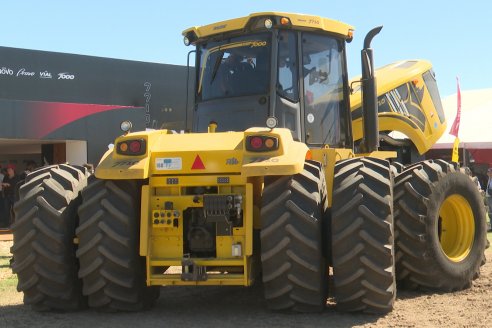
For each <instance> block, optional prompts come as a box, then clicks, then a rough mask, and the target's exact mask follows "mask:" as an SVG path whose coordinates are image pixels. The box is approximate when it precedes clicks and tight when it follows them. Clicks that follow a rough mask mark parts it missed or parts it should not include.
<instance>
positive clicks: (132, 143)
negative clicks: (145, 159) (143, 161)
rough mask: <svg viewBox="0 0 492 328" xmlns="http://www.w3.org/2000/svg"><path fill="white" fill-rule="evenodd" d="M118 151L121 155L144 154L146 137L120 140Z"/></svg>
mask: <svg viewBox="0 0 492 328" xmlns="http://www.w3.org/2000/svg"><path fill="white" fill-rule="evenodd" d="M116 152H117V153H118V154H121V155H131V156H136V155H143V154H145V152H146V143H145V139H136V140H135V139H133V140H125V141H121V142H118V144H117V146H116Z"/></svg>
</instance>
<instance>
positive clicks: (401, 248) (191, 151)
mask: <svg viewBox="0 0 492 328" xmlns="http://www.w3.org/2000/svg"><path fill="white" fill-rule="evenodd" d="M380 29H381V28H376V29H374V30H372V31H370V32H369V33H368V35H367V36H366V38H365V40H364V49H363V50H362V72H363V73H362V78H361V87H362V91H363V92H362V103H361V104H362V106H361V108H362V109H361V110H358V109H356V108H355V107H353V108H354V110H353V111H351V101H353V102H354V104H355V100H351V99H350V94H351V88H350V83H349V80H348V76H347V63H346V46H345V45H346V43H347V42H350V41H351V40H352V33H353V28H352V27H351V26H349V25H347V24H344V23H341V22H338V21H334V20H330V19H325V18H321V17H317V16H309V15H299V14H286V13H277V12H265V13H256V14H252V15H249V16H247V17H242V18H237V19H232V20H227V21H223V22H219V23H215V24H211V25H206V26H202V27H193V28H190V29H187V30H185V31H184V32H183V34H184V37H185V43H186V44H193V45H195V46H196V63H195V66H196V90H195V91H196V93H195V103H194V108H193V112H194V115H193V118H194V119H193V131H194V132H193V133H186V134H178V133H175V132H173V131H169V130H157V131H142V132H130V131H129V126H130V125H129V124H128V123H127V122H124V124H122V129H123V130H125V131H126V132H125V134H124V135H122V136H120V137H118V138H117V139H116V140H115V142H114V148H113V149H111V150H109V151H108V152H107V153H106V154H105V155H104V156H103V158H102V159H101V161H100V163H99V165H98V166H97V168H96V171H95V175H88V174H87V173H86V172H85V171H84V170H83V169H82V168H78V167H73V166H69V165H58V166H52V167H48V168H45V169H43V170H41V171H37V172H34V173H32V174H31V175H29V176H28V177H27V180H26V181H27V183H26V184H25V185H23V186H22V188H21V190H20V195H21V197H20V200H19V202H18V203H17V204H16V205H15V211H16V216H17V221H16V222H15V224H14V226H13V227H12V229H13V231H14V246H13V247H12V252H13V254H14V256H15V263H14V266H13V269H14V271H15V272H16V273H17V274H18V278H19V285H18V289H19V291H23V292H24V296H25V297H24V300H25V303H26V304H31V305H32V306H33V307H34V308H35V309H42V310H44V309H77V308H80V307H83V306H85V305H86V304H88V306H90V307H93V308H97V309H109V310H122V311H136V310H141V309H144V308H148V307H149V306H151V305H152V304H153V302H154V301H155V300H156V299H157V297H158V295H159V288H160V286H170V285H173V286H176V285H183V286H184V285H241V286H250V285H252V284H253V283H254V281H255V279H261V281H262V282H263V286H264V295H265V299H266V300H267V304H268V306H269V307H270V308H271V309H275V310H291V311H300V312H312V311H321V310H323V309H324V307H325V305H326V299H327V296H328V292H330V293H332V295H334V297H335V299H336V302H337V308H338V309H340V310H342V311H364V312H371V313H386V312H388V311H391V309H392V308H393V304H394V300H395V294H396V280H401V282H402V285H403V286H407V287H410V288H415V287H427V288H431V289H434V290H446V291H447V290H457V289H461V288H465V287H467V286H469V285H470V284H471V282H472V279H473V278H474V277H476V276H477V275H478V273H479V268H480V264H481V263H482V261H483V251H484V247H485V218H484V210H483V206H482V204H481V202H480V198H479V197H480V195H479V193H478V190H477V188H476V187H475V185H474V184H473V182H472V181H471V179H469V178H468V177H467V176H466V175H465V174H463V173H462V172H461V171H460V170H459V169H457V168H456V167H455V166H452V165H450V164H448V163H445V162H443V161H435V162H434V161H423V162H420V163H415V164H413V165H410V166H406V167H404V166H403V165H398V164H396V162H394V159H395V158H396V157H397V152H396V151H394V149H390V150H383V151H380V150H378V147H379V140H380V134H386V130H394V129H395V128H396V127H402V130H403V132H407V135H408V136H409V137H410V139H411V140H412V141H413V142H414V144H415V145H416V147H417V148H418V146H419V145H420V144H419V141H418V140H414V138H415V136H418V137H419V138H420V137H421V136H422V135H423V137H424V139H425V140H426V141H427V142H428V143H432V140H435V139H437V137H434V136H433V134H436V133H442V129H443V126H444V125H445V121H444V120H443V117H442V115H441V114H442V109H441V108H440V103H438V101H437V100H436V99H439V94H438V91H437V88H436V87H435V80H433V75H432V72H431V70H430V67H428V70H427V71H426V72H424V73H423V74H422V78H421V79H417V80H418V81H416V82H414V80H415V77H414V76H413V75H412V76H408V74H407V73H408V72H407V73H405V74H407V78H406V80H404V79H403V78H400V77H401V76H400V77H398V79H397V81H396V82H395V83H396V84H393V85H391V86H390V88H389V89H388V90H386V91H384V92H387V91H389V90H390V89H393V88H397V91H398V92H400V90H399V85H400V84H399V83H401V84H402V85H408V86H409V88H410V87H411V88H416V89H417V90H418V92H419V94H418V97H417V98H416V99H415V101H416V102H418V103H419V104H420V105H421V106H422V108H423V110H422V113H423V115H424V116H425V118H426V121H425V123H424V129H423V130H422V134H419V132H418V131H413V130H410V128H414V125H416V126H417V128H420V126H419V125H418V124H416V123H415V122H414V118H415V117H414V116H418V115H415V114H414V113H413V112H411V111H408V113H406V112H404V111H398V110H396V109H395V108H394V107H388V111H384V112H381V110H380V112H379V113H378V106H377V105H378V101H377V100H378V98H377V92H379V94H380V95H381V92H382V91H381V90H380V89H378V88H377V86H376V79H375V74H374V72H375V71H374V67H373V59H372V49H371V48H370V43H371V40H372V38H373V37H374V36H375V35H376V34H377V33H379V31H380ZM409 63H410V62H409ZM409 63H408V64H405V65H407V66H411V65H410V64H409ZM405 65H403V64H402V65H400V66H399V67H400V68H401V67H403V66H405ZM415 65H418V66H419V67H422V65H420V64H419V63H417V64H415ZM405 74H403V75H405ZM429 74H430V75H431V77H432V78H430V79H429V78H426V76H428V75H429ZM382 75H383V74H382ZM383 76H384V75H383ZM393 78H394V76H393V77H391V76H390V77H388V81H387V83H390V81H389V80H391V79H393ZM384 80H385V82H383V83H382V84H385V83H386V78H384ZM378 90H379V91H378ZM408 90H410V91H412V90H413V89H408ZM410 91H409V92H410ZM400 96H401V93H400ZM419 97H420V98H419ZM392 99H394V98H392ZM412 99H413V98H412ZM380 105H381V106H380V108H383V106H382V105H383V104H380ZM353 106H356V105H353ZM396 108H398V109H400V108H401V106H400V107H398V106H397V107H396ZM418 117H419V118H420V116H418ZM391 120H394V121H391ZM396 121H398V122H399V121H402V122H403V123H401V124H400V125H395V126H392V123H391V122H396ZM359 122H360V124H359ZM378 122H380V125H379V126H378ZM404 124H407V125H409V126H410V128H409V130H404V129H403V128H405V129H406V126H404ZM352 125H354V128H353V127H352ZM380 127H381V128H383V129H384V130H381V129H380ZM360 131H362V132H361V133H360ZM439 131H441V132H439ZM357 133H358V134H357ZM354 139H355V140H356V141H357V142H356V143H355V144H354ZM359 139H360V141H359ZM387 140H390V139H385V142H386V141H387ZM429 140H430V141H429ZM390 141H391V140H390ZM393 143H394V142H393ZM388 144H390V145H393V144H392V143H391V142H388ZM393 146H395V147H396V146H398V145H393ZM396 148H398V147H396ZM389 159H391V160H392V161H393V164H391V163H390V161H389ZM330 267H331V268H332V270H333V275H332V276H330V275H329V272H330ZM331 278H332V279H333V284H332V285H331V286H333V289H332V290H329V289H328V285H329V284H328V281H329V279H331ZM164 290H165V289H164Z"/></svg>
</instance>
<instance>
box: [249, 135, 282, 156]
mask: <svg viewBox="0 0 492 328" xmlns="http://www.w3.org/2000/svg"><path fill="white" fill-rule="evenodd" d="M277 149H278V138H276V137H272V136H247V137H246V150H248V151H254V152H267V151H274V150H277Z"/></svg>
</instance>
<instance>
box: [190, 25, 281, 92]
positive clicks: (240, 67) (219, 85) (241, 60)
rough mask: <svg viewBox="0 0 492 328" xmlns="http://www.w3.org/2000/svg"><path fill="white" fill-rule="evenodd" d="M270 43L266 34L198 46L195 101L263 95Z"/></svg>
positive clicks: (269, 38) (266, 79)
mask: <svg viewBox="0 0 492 328" xmlns="http://www.w3.org/2000/svg"><path fill="white" fill-rule="evenodd" d="M270 40H271V34H269V33H266V34H257V35H248V36H246V37H236V38H229V39H226V40H222V41H219V42H208V43H206V44H202V45H199V47H198V50H199V54H200V55H199V63H198V72H199V76H198V89H197V92H198V94H197V96H198V99H200V100H202V101H204V100H210V99H216V98H228V97H237V96H247V95H255V94H266V93H267V92H268V81H269V80H270V79H269V77H270V64H269V62H270V48H271V45H270V43H271V41H270Z"/></svg>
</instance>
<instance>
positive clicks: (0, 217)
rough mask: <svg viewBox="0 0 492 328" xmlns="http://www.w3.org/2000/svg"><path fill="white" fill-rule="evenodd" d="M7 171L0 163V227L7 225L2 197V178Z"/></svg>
mask: <svg viewBox="0 0 492 328" xmlns="http://www.w3.org/2000/svg"><path fill="white" fill-rule="evenodd" d="M6 173H7V172H5V171H4V169H3V168H2V166H1V165H0V228H5V227H6V226H8V222H7V221H8V220H7V215H6V214H5V204H4V203H5V200H4V197H3V183H2V182H3V178H4V177H5V174H6Z"/></svg>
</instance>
